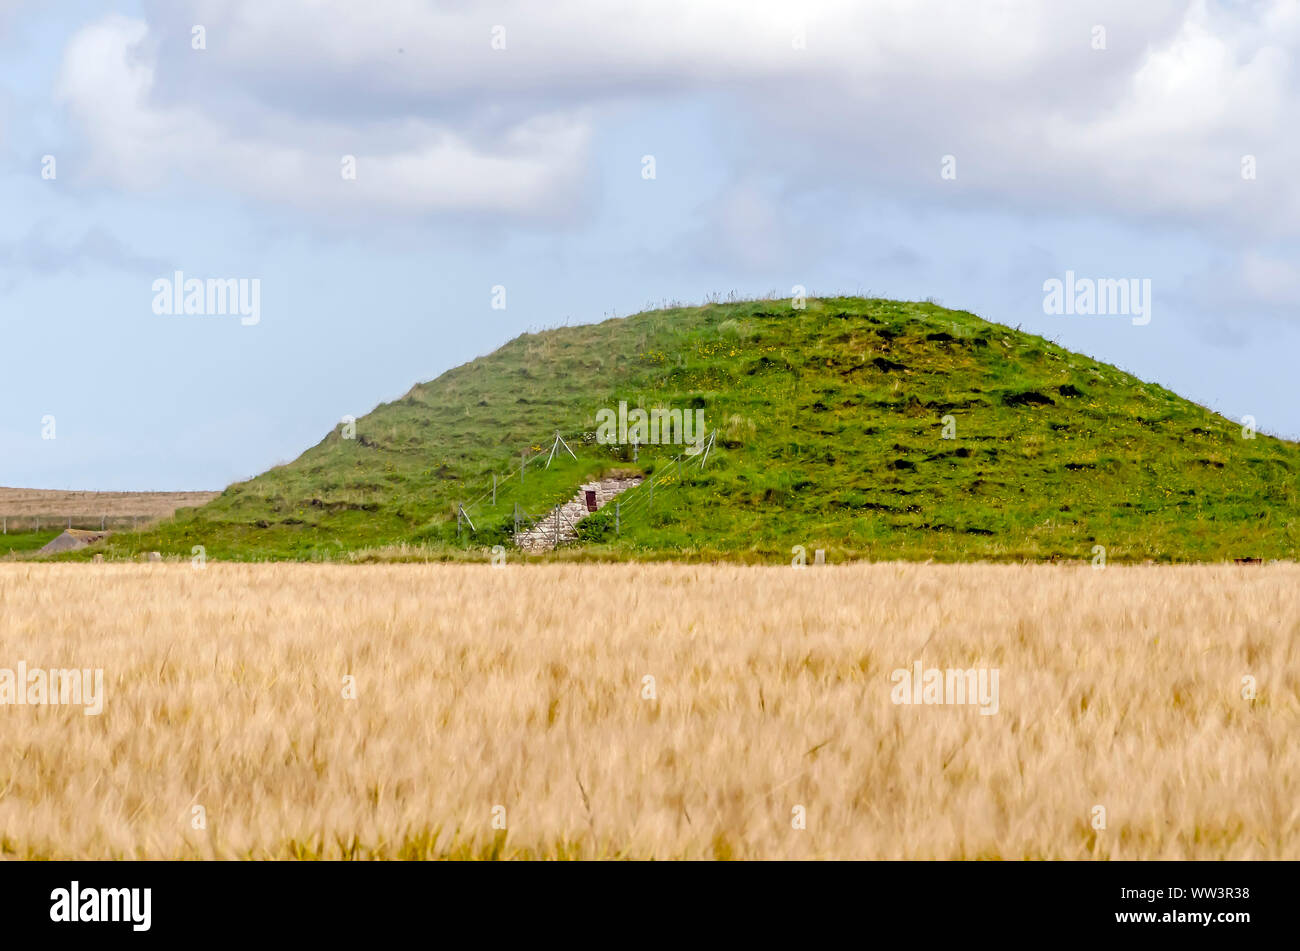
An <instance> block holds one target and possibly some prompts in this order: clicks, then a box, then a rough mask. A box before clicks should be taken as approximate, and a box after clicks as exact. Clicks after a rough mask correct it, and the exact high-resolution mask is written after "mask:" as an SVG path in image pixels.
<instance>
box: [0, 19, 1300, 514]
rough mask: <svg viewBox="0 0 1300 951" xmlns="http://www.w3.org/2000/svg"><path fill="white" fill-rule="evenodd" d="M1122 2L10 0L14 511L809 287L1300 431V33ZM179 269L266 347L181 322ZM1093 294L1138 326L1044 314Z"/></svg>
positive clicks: (284, 449)
mask: <svg viewBox="0 0 1300 951" xmlns="http://www.w3.org/2000/svg"><path fill="white" fill-rule="evenodd" d="M1130 6H1131V4H1128V3H1119V2H1114V3H1112V2H1101V3H1071V4H1060V3H1047V2H1035V0H1018V2H1009V3H1007V4H1004V5H1002V6H999V7H997V8H996V9H997V10H999V11H1004V12H998V13H990V12H988V11H989V10H990V9H995V8H993V7H991V6H990V5H975V4H968V3H959V2H955V0H951V2H950V0H912V2H908V3H901V2H893V0H890V2H880V3H871V4H852V3H847V2H825V3H816V2H814V3H804V4H777V3H766V2H761V0H756V2H749V3H739V2H731V0H716V2H708V3H701V2H698V0H696V2H693V3H686V2H676V0H662V2H656V3H641V2H630V3H628V4H627V5H626V7H625V8H624V11H623V13H622V15H620V16H618V17H614V16H612V15H610V14H609V13H608V12H606V9H607V8H606V7H604V6H603V5H601V4H597V3H590V2H583V0H563V2H556V3H555V4H553V5H552V4H526V3H513V2H512V3H488V4H454V5H438V4H426V3H417V2H405V0H393V2H391V3H388V4H374V5H362V4H355V3H344V2H342V0H338V2H317V3H307V2H305V0H304V2H298V0H284V2H283V3H277V4H265V3H258V2H252V0H248V2H245V0H231V2H228V3H222V4H215V3H209V2H202V0H175V2H170V3H151V2H142V3H134V4H120V5H115V4H111V3H110V4H104V3H64V4H59V5H58V6H57V8H56V9H53V10H51V9H48V8H47V7H48V5H46V4H41V3H36V2H23V0H0V195H2V196H3V206H2V207H3V214H2V215H0V340H2V341H3V344H4V358H3V364H2V365H3V369H2V370H0V485H11V486H30V487H42V488H75V489H103V490H110V489H112V490H126V489H139V490H160V489H217V488H221V487H223V486H225V485H226V484H228V483H229V482H231V481H233V480H235V479H242V478H246V477H248V476H251V475H254V474H256V473H257V472H260V471H262V470H264V469H266V468H267V467H269V466H271V465H274V464H276V463H279V462H284V461H287V460H289V459H292V458H294V457H295V456H297V455H298V453H300V452H301V451H302V450H303V449H305V448H307V447H308V446H310V445H312V444H314V443H315V442H317V441H318V440H319V439H320V438H321V436H322V435H323V434H324V433H325V432H326V431H328V430H329V429H330V427H331V426H333V425H335V424H336V423H337V422H338V420H339V419H340V417H342V416H344V415H347V414H351V415H355V416H360V415H362V414H364V413H365V412H367V411H368V410H370V409H371V408H372V407H373V406H374V405H375V404H376V403H378V402H380V401H383V400H389V399H393V398H395V397H398V396H400V395H401V394H402V393H404V392H405V391H406V390H407V389H408V388H409V387H410V386H411V385H412V384H414V383H416V382H418V381H422V380H428V379H432V378H433V377H435V376H437V375H438V374H439V373H441V372H443V371H444V370H446V369H448V368H450V367H452V366H455V365H457V364H460V363H463V362H464V361H466V360H469V359H472V358H473V357H475V356H477V355H480V354H484V353H488V352H490V351H492V350H493V349H495V348H496V347H498V346H499V345H501V344H502V343H504V342H505V341H506V340H508V339H510V338H511V337H513V336H515V335H517V334H518V333H520V332H523V331H525V330H529V329H538V328H541V327H547V326H555V325H558V324H562V323H566V322H568V323H584V322H589V321H596V320H601V319H604V318H605V317H607V316H611V315H619V316H623V315H627V314H630V313H635V312H637V311H639V310H642V309H644V308H646V307H647V306H649V305H657V304H658V303H659V302H661V301H663V300H665V299H667V300H673V299H676V300H681V301H687V302H696V301H700V300H702V299H703V298H704V297H705V296H706V295H708V294H710V293H721V294H724V295H725V294H727V293H728V292H730V291H733V290H734V291H737V292H739V293H741V294H745V295H762V294H767V293H768V292H770V291H775V292H777V293H778V294H781V295H788V294H789V293H790V291H791V288H792V287H793V286H794V285H796V284H798V285H803V286H805V287H807V288H808V289H809V291H810V292H812V293H840V292H842V293H862V294H871V295H875V296H888V297H898V298H905V299H922V298H927V297H932V298H935V299H937V300H939V301H940V302H942V303H943V304H945V305H947V306H950V307H955V308H961V309H966V310H970V311H973V312H975V313H977V314H980V315H981V316H984V317H987V318H989V319H992V320H997V321H1000V322H1003V323H1007V324H1009V325H1011V326H1017V325H1019V326H1021V327H1022V328H1023V329H1025V330H1028V331H1032V332H1035V333H1040V334H1043V335H1044V336H1048V337H1050V338H1052V339H1054V340H1057V341H1059V342H1061V343H1062V344H1064V345H1066V346H1068V347H1071V348H1073V349H1076V350H1080V351H1082V352H1085V353H1088V354H1091V355H1094V356H1095V357H1097V358H1098V359H1101V360H1105V361H1109V362H1113V363H1116V364H1118V365H1120V366H1121V367H1123V368H1124V369H1126V370H1129V371H1130V372H1133V373H1135V374H1136V375H1138V376H1141V377H1143V378H1145V379H1149V380H1153V381H1156V382H1158V383H1161V384H1163V385H1165V386H1168V387H1170V388H1171V389H1173V390H1175V391H1177V392H1179V393H1181V394H1183V395H1185V396H1187V397H1189V398H1192V399H1194V400H1196V401H1198V402H1201V403H1203V404H1205V405H1207V406H1210V407H1212V408H1213V409H1215V410H1217V411H1219V412H1222V413H1223V414H1225V415H1227V416H1229V417H1232V418H1234V419H1239V418H1240V417H1241V416H1243V415H1246V414H1249V415H1252V416H1254V417H1255V419H1256V420H1257V425H1258V426H1259V428H1260V429H1261V430H1263V431H1266V432H1272V433H1276V434H1280V435H1285V436H1289V437H1291V438H1297V437H1300V400H1298V399H1297V392H1298V391H1300V390H1298V388H1297V386H1296V383H1295V376H1294V370H1293V363H1294V361H1295V357H1296V354H1297V352H1300V347H1298V346H1297V345H1300V308H1298V307H1297V303H1296V302H1297V299H1298V298H1297V295H1298V294H1300V274H1298V272H1297V269H1296V264H1295V262H1296V261H1297V260H1298V259H1297V255H1296V251H1297V250H1298V248H1297V230H1300V224H1297V222H1300V184H1298V183H1297V171H1298V170H1300V130H1297V128H1295V122H1294V119H1295V116H1296V115H1297V114H1300V111H1298V110H1297V108H1296V107H1297V105H1300V95H1298V93H1300V83H1298V82H1297V78H1298V77H1297V74H1296V67H1295V66H1294V65H1293V62H1295V56H1294V54H1295V52H1296V47H1297V46H1300V9H1298V5H1297V4H1296V3H1295V2H1290V0H1288V2H1259V3H1243V4H1231V5H1228V4H1215V3H1204V2H1202V3H1188V2H1162V0H1154V2H1152V3H1150V4H1143V5H1142V9H1140V10H1137V11H1134V10H1131V9H1130ZM980 7H982V10H981V9H976V8H980ZM268 8H274V9H268ZM195 25H201V26H202V27H203V36H204V45H205V47H206V48H204V49H194V48H193V36H194V34H193V27H194V26H195ZM495 26H504V28H505V29H504V34H503V35H504V37H505V48H504V49H493V47H492V38H493V35H494V34H493V28H494V27H495ZM1098 26H1101V27H1103V28H1104V30H1105V41H1104V48H1098V47H1097V45H1096V43H1097V34H1096V32H1095V28H1096V27H1098ZM801 44H802V45H801ZM47 155H52V156H54V158H55V163H56V166H55V167H56V176H55V178H54V179H53V180H49V179H45V178H42V174H41V173H42V167H43V159H44V156H47ZM343 155H354V156H356V159H357V166H356V167H357V177H356V180H346V179H344V178H343V177H342V175H341V174H340V163H341V158H342V156H343ZM646 155H652V156H653V157H654V160H655V177H654V178H653V179H647V178H645V177H643V174H642V167H643V166H642V157H643V156H646ZM946 155H951V156H953V157H954V159H955V163H956V170H957V174H956V178H955V179H945V178H943V177H941V165H942V162H943V158H944V156H946ZM1247 155H1250V156H1254V158H1255V162H1256V168H1257V172H1256V177H1255V178H1253V179H1248V178H1245V177H1243V175H1242V172H1241V168H1242V157H1243V156H1247ZM176 269H180V270H182V271H184V272H185V274H186V275H187V276H191V277H200V278H209V277H213V278H227V277H233V278H247V279H253V278H256V279H258V280H259V281H260V285H261V319H260V321H259V322H258V323H257V324H256V325H254V326H245V325H242V324H241V322H240V321H239V319H238V318H237V317H169V316H160V315H157V314H155V313H154V312H153V310H152V307H151V302H152V300H153V296H154V294H153V290H152V285H153V282H154V281H155V280H156V279H158V278H163V277H170V276H171V274H172V272H173V271H174V270H176ZM1067 269H1069V270H1073V271H1074V272H1075V273H1076V274H1078V275H1080V276H1089V277H1097V278H1103V277H1104V278H1144V279H1149V280H1150V281H1151V282H1152V320H1151V322H1150V324H1148V325H1146V326H1134V325H1133V324H1132V322H1131V321H1130V320H1128V319H1124V318H1102V317H1078V316H1072V317H1060V316H1049V315H1046V314H1044V313H1043V306H1042V302H1043V296H1044V293H1043V282H1044V281H1046V280H1049V279H1051V278H1054V277H1055V278H1060V277H1063V276H1064V273H1065V271H1066V270H1067ZM494 285H504V286H505V288H506V294H507V306H506V308H505V309H504V310H495V309H493V308H492V307H491V294H492V288H493V286H494ZM47 415H52V416H53V417H54V418H55V425H56V438H54V439H43V438H42V434H43V429H44V426H43V422H42V420H43V418H44V417H46V416H47Z"/></svg>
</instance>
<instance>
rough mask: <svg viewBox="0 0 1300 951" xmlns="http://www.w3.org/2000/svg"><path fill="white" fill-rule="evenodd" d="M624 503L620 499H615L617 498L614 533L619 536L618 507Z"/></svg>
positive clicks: (615, 502)
mask: <svg viewBox="0 0 1300 951" xmlns="http://www.w3.org/2000/svg"><path fill="white" fill-rule="evenodd" d="M622 504H623V503H622V502H620V501H618V499H615V500H614V535H615V536H617V535H618V534H619V530H618V507H619V506H620V505H622Z"/></svg>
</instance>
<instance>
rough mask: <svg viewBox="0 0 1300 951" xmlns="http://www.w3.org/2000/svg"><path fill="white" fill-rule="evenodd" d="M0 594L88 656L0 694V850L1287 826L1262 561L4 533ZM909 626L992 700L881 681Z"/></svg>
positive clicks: (386, 853) (225, 853) (726, 848)
mask: <svg viewBox="0 0 1300 951" xmlns="http://www.w3.org/2000/svg"><path fill="white" fill-rule="evenodd" d="M0 604H3V605H4V610H3V611H0V651H2V653H0V668H9V669H14V668H16V666H17V664H18V662H19V661H24V662H26V664H27V665H28V667H29V668H35V667H72V666H78V667H100V668H102V669H103V672H104V684H105V687H104V703H103V711H102V713H101V714H100V715H98V716H86V715H84V714H83V711H82V709H81V708H80V707H71V706H31V705H28V706H11V707H7V708H5V709H3V710H0V776H2V777H3V780H2V781H0V782H2V783H3V791H2V792H0V856H10V857H23V858H28V857H31V858H37V857H39V858H107V857H140V858H171V857H282V858H337V857H346V858H440V857H505V858H510V857H527V856H536V857H592V856H604V857H655V858H673V857H688V858H808V857H843V858H1008V859H1012V858H1067V859H1137V858H1148V859H1154V858H1165V859H1181V858H1197V859H1214V858H1232V859H1245V858H1266V859H1283V858H1285V859H1300V807H1297V803H1298V802H1300V746H1297V744H1296V742H1295V736H1296V734H1295V724H1296V722H1297V717H1298V716H1300V566H1298V565H1295V564H1278V565H1271V566H1264V567H1236V566H1214V567H1211V566H1185V567H1170V566H1151V567H1140V566H1137V567H1128V566H1113V565H1112V566H1109V567H1107V568H1104V569H1102V570H1093V569H1091V568H1088V567H1064V566H1058V567H1052V566H1010V565H1006V566H994V565H946V566H945V565H906V564H877V565H853V566H824V567H815V568H814V567H810V568H808V569H806V570H803V571H795V570H793V569H791V568H788V567H785V568H743V567H738V566H682V565H613V566H600V567H596V566H573V565H569V566H564V565H552V566H538V567H523V566H519V565H514V564H510V565H507V566H506V567H505V568H502V569H493V568H491V567H488V566H486V565H483V566H453V565H401V566H351V567H344V566H316V565H301V564H275V565H231V564H216V563H211V564H208V565H207V567H206V568H204V569H201V570H199V569H196V568H194V567H192V566H191V565H190V564H189V563H188V562H187V563H183V564H175V563H163V564H155V565H131V564H103V565H83V564H79V565H60V564H30V563H10V564H4V565H0ZM916 661H920V662H922V663H923V665H924V666H925V667H926V668H930V667H936V668H955V669H976V668H981V669H985V670H991V669H994V668H996V669H997V670H998V674H999V680H998V684H999V692H998V696H997V702H996V704H993V705H986V706H985V709H993V707H994V706H995V707H996V712H994V713H992V714H991V715H987V716H986V715H981V713H980V709H979V708H978V707H976V706H972V705H961V704H953V705H903V704H896V703H895V702H894V699H895V698H894V697H892V696H891V694H892V693H893V691H894V688H895V684H894V683H893V680H892V678H891V673H892V672H893V671H894V670H896V669H908V668H910V667H911V666H912V664H913V663H914V662H916ZM345 677H351V678H355V699H349V698H345V696H344V694H345V691H346V688H345V680H344V678H345ZM647 678H653V680H647ZM1247 694H1248V696H1247ZM196 807H198V808H196ZM1099 809H1104V814H1103V813H1102V812H1100V811H1099ZM200 819H201V820H202V821H201V823H200V822H199V820H200ZM801 820H802V821H801ZM494 821H495V823H496V825H495V826H494ZM196 823H198V824H199V825H201V826H202V827H201V828H196ZM1099 823H1100V824H1099ZM801 825H802V827H800V826H801Z"/></svg>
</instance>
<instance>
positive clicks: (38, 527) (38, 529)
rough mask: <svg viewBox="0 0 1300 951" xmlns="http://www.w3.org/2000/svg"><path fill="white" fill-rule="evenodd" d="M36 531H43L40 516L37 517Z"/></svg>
mask: <svg viewBox="0 0 1300 951" xmlns="http://www.w3.org/2000/svg"><path fill="white" fill-rule="evenodd" d="M36 530H37V531H38V532H39V531H40V530H41V517H40V516H39V515H38V516H36Z"/></svg>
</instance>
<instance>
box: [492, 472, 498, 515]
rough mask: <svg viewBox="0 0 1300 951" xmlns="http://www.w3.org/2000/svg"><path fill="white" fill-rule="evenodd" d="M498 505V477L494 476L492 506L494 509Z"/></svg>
mask: <svg viewBox="0 0 1300 951" xmlns="http://www.w3.org/2000/svg"><path fill="white" fill-rule="evenodd" d="M496 504H497V477H496V475H495V474H493V476H492V506H493V508H495V507H496Z"/></svg>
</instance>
